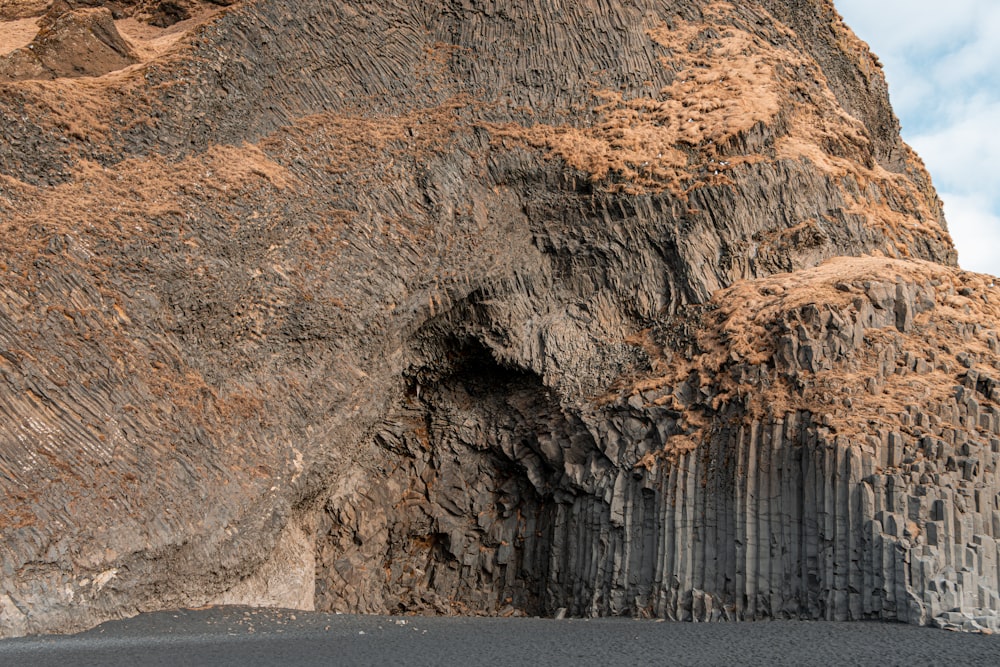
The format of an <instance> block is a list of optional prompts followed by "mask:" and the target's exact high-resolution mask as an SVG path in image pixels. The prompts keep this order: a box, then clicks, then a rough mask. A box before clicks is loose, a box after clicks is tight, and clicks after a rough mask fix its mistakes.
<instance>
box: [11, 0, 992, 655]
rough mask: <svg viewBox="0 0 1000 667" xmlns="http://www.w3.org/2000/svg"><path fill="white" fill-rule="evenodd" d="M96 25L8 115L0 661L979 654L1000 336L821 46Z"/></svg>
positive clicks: (517, 5) (683, 4) (935, 219)
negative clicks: (390, 627)
mask: <svg viewBox="0 0 1000 667" xmlns="http://www.w3.org/2000/svg"><path fill="white" fill-rule="evenodd" d="M78 4H79V3H78ZM88 4H101V3H88ZM103 4H106V5H108V6H109V7H110V5H112V4H115V6H114V7H110V9H111V10H112V12H117V13H118V15H119V16H122V17H124V18H119V19H117V20H116V21H115V22H114V24H113V25H114V27H115V28H116V29H118V30H120V32H121V35H122V38H123V40H127V41H128V46H129V49H130V50H131V51H130V52H131V53H133V54H134V55H135V58H136V59H137V60H139V61H141V62H140V63H139V64H138V65H133V66H130V67H127V68H124V69H118V70H115V71H112V72H108V73H107V74H105V75H103V76H100V77H88V78H76V79H70V78H62V77H61V75H59V78H55V79H52V80H45V81H43V80H40V79H43V78H44V79H48V78H49V77H48V75H43V74H39V75H38V77H37V78H38V79H39V80H25V81H18V82H12V83H7V84H2V85H0V107H2V113H3V116H4V118H5V125H4V141H3V142H0V240H2V243H0V248H2V253H3V255H2V262H3V274H2V275H3V280H2V282H0V290H2V292H3V299H0V415H2V419H0V486H2V488H3V495H2V496H0V532H2V535H3V539H2V542H0V568H2V569H0V573H2V574H0V577H2V580H0V632H2V634H4V635H16V634H24V633H32V632H49V631H71V630H76V629H81V628H84V627H87V626H90V625H93V624H95V623H98V622H100V621H102V620H105V619H108V618H114V617H120V616H123V615H129V614H134V613H137V612H141V611H145V610H152V609H161V608H166V607H171V606H178V605H192V606H194V605H201V604H206V603H251V604H269V605H284V606H294V607H300V608H318V609H326V610H337V611H351V612H413V611H427V612H432V613H483V614H515V613H526V614H557V613H569V614H572V615H598V614H624V615H636V616H658V617H666V618H673V619H699V620H713V619H730V620H743V619H760V618H778V617H806V618H827V619H861V618H877V619H884V620H898V621H904V622H910V623H929V622H931V620H932V619H936V618H940V619H941V620H940V621H939V623H945V622H949V623H959V622H961V624H963V625H967V624H968V623H969V622H970V621H971V623H972V625H976V624H977V623H978V625H980V626H982V625H984V624H985V625H989V624H990V623H995V621H994V620H992V619H993V618H994V616H993V615H991V611H992V612H995V611H996V610H998V609H1000V601H998V563H1000V560H998V551H997V542H995V539H1000V500H998V495H997V494H998V491H1000V488H998V483H997V478H996V474H997V473H996V469H997V459H998V457H1000V405H998V400H1000V343H998V334H997V333H996V323H997V318H998V308H1000V295H998V293H997V287H996V286H995V284H994V282H993V280H992V279H991V278H989V277H986V276H978V275H972V274H966V273H963V272H962V271H960V270H959V269H957V268H956V267H955V261H956V255H955V252H954V249H953V248H952V246H951V242H950V240H949V237H948V235H947V231H946V229H945V225H944V220H943V217H942V214H941V210H940V205H939V202H938V200H937V198H936V196H935V194H934V191H933V189H932V187H931V185H930V180H929V178H928V176H927V174H926V173H925V171H924V170H923V167H922V166H921V164H920V162H919V160H918V159H917V158H916V157H915V156H914V155H913V153H912V152H911V151H910V150H909V149H908V148H907V147H906V146H905V145H904V144H903V143H902V142H901V141H900V139H899V136H898V127H897V123H896V120H895V117H894V116H893V115H892V112H891V109H890V108H889V105H888V101H887V98H886V92H885V82H884V80H883V78H882V75H881V72H880V69H879V66H878V63H877V61H876V60H875V59H874V57H873V56H872V55H871V54H870V53H869V52H868V50H867V48H866V47H865V46H864V45H863V44H862V43H861V42H859V41H858V40H857V39H856V38H855V37H854V36H853V35H852V34H851V33H850V31H849V30H848V29H847V28H846V27H845V26H843V25H842V23H841V22H840V20H839V18H838V17H837V15H836V13H835V11H834V9H833V6H832V4H830V3H829V2H827V1H826V0H796V1H792V0H766V1H765V0H760V1H758V2H752V3H732V4H730V3H726V2H707V1H702V0H684V1H677V2H670V3H667V2H663V1H662V0H661V1H653V0H638V1H632V2H619V1H617V0H588V1H584V2H574V3H562V2H546V3H537V2H530V1H529V0H502V1H501V0H497V1H489V2H462V1H458V0H456V1H454V2H437V1H436V2H430V1H427V2H423V1H415V2H407V3H395V2H378V3H362V2H354V1H353V0H350V1H347V0H335V1H330V0H325V1H323V2H320V1H318V0H316V1H303V2H295V3H290V2H278V1H268V0H258V1H257V2H245V3H236V4H235V5H233V6H232V7H229V8H226V9H220V8H218V7H214V6H213V7H209V6H207V5H204V4H203V3H173V4H176V5H177V6H178V7H181V6H182V5H183V8H184V11H186V12H188V14H189V15H190V16H191V17H192V19H190V20H188V21H186V22H182V23H177V24H176V25H173V26H170V27H168V28H165V29H161V28H157V27H150V26H147V27H146V28H142V29H138V28H136V26H135V24H134V19H131V18H129V17H130V16H139V15H140V14H139V13H138V12H140V10H141V11H145V12H147V13H148V14H149V15H150V16H152V13H151V12H150V11H149V8H148V7H146V5H147V4H149V3H139V4H136V3H103ZM160 4H164V3H160ZM215 4H227V3H215ZM133 5H134V7H133ZM150 6H151V5H150ZM5 11H6V10H5ZM68 11H70V12H76V13H78V12H82V11H91V12H93V11H101V12H105V18H104V19H102V20H105V21H110V19H108V18H107V17H106V13H107V11H108V10H107V9H100V8H98V9H96V10H95V9H74V8H73V7H70V9H69V10H68ZM129 12H133V13H132V14H130V13H129ZM5 15H7V14H5ZM9 15H10V16H17V17H18V20H20V21H23V20H26V19H24V18H23V17H22V15H21V14H20V13H15V12H13V10H11V13H9ZM29 16H30V13H29ZM114 16H115V14H112V16H111V18H112V19H113V18H114ZM129 21H133V22H132V23H130V22H129ZM153 22H154V23H155V21H153ZM123 67H124V65H123ZM6 119H9V122H8V121H7V120H6ZM956 610H957V611H956ZM965 614H968V616H967V615H965ZM973 618H978V619H979V620H980V621H981V622H977V621H974V620H972V619H973ZM972 625H968V627H972Z"/></svg>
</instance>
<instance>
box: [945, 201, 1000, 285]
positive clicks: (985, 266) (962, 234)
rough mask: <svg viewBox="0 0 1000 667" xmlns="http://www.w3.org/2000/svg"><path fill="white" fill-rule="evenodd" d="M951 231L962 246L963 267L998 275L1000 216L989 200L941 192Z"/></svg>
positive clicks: (959, 248) (960, 261) (961, 258)
mask: <svg viewBox="0 0 1000 667" xmlns="http://www.w3.org/2000/svg"><path fill="white" fill-rule="evenodd" d="M940 195H941V199H942V200H944V213H945V215H946V216H947V218H948V230H949V231H950V232H951V237H952V239H954V241H955V246H956V247H957V248H958V263H959V264H960V265H961V266H962V268H963V269H967V270H969V271H978V272H980V273H989V274H992V275H994V276H995V275H997V273H998V271H997V266H998V263H997V249H998V248H1000V215H996V214H995V213H991V212H990V210H989V206H988V205H987V202H984V201H983V200H981V199H979V198H977V197H975V196H966V195H959V194H954V193H950V192H941V193H940Z"/></svg>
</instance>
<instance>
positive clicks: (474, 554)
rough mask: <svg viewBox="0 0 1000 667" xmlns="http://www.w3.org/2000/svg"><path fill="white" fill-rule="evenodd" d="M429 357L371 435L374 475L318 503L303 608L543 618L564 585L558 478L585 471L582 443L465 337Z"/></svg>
mask: <svg viewBox="0 0 1000 667" xmlns="http://www.w3.org/2000/svg"><path fill="white" fill-rule="evenodd" d="M435 358H436V359H440V360H441V361H440V363H439V364H438V365H437V366H436V367H435V368H424V369H420V370H419V371H418V372H415V373H413V374H412V375H411V377H410V378H409V385H408V389H407V391H406V393H405V395H404V396H403V397H402V399H401V400H400V401H399V403H398V404H397V405H396V406H395V408H394V409H393V410H392V411H391V413H390V414H389V415H388V416H387V418H386V419H385V420H384V422H383V423H382V424H381V425H380V427H379V428H378V430H377V432H376V434H375V435H374V444H375V445H376V446H375V447H373V453H374V455H375V456H376V457H382V460H381V461H380V462H379V467H380V468H381V469H382V470H383V471H384V475H381V476H370V477H369V478H368V479H366V480H365V482H364V484H363V487H362V488H357V489H354V490H352V491H351V492H350V493H342V494H338V495H336V496H333V497H331V499H330V500H329V501H328V502H327V504H326V507H325V511H324V512H323V516H322V519H321V522H320V526H319V538H318V542H317V580H316V583H317V587H316V604H317V608H318V609H326V610H332V611H350V612H373V613H378V612H382V613H413V612H422V613H438V614H488V615H513V614H525V615H549V614H552V613H554V612H555V611H556V610H557V609H558V608H559V607H560V606H564V604H565V602H564V600H565V599H566V594H565V593H564V592H563V591H564V589H565V588H566V586H565V585H564V584H568V583H569V581H565V582H563V580H566V579H568V578H569V577H570V576H571V572H569V571H568V570H569V569H570V568H567V567H566V566H565V565H564V564H563V561H564V560H565V559H566V558H567V557H568V556H567V554H563V553H562V551H563V550H564V545H562V542H561V541H560V540H559V539H558V536H559V535H560V534H562V533H564V532H566V531H567V530H569V528H568V527H567V526H566V522H567V521H566V517H567V515H568V508H569V507H570V504H571V503H572V501H573V499H574V497H575V495H576V490H574V488H573V484H572V483H570V482H569V481H568V479H567V477H566V474H565V471H566V469H567V464H569V465H570V466H572V465H577V466H585V465H587V464H588V462H590V459H592V458H593V456H594V454H595V452H596V447H595V446H594V442H593V439H592V438H591V436H590V434H589V433H588V432H587V430H586V428H585V426H584V425H583V423H582V422H581V421H579V419H577V418H575V417H573V416H570V415H568V414H567V413H566V411H565V410H564V409H563V407H562V406H560V405H559V402H558V400H557V398H556V397H555V396H554V394H553V393H552V392H551V391H550V390H548V389H547V388H546V387H545V386H544V385H543V384H542V382H541V380H540V378H539V377H538V376H537V375H536V374H534V373H532V372H530V371H526V370H524V369H520V368H511V367H507V366H504V365H502V364H500V363H498V362H497V361H496V359H495V358H494V357H493V355H492V354H491V352H490V351H489V350H488V349H486V348H485V347H484V346H483V345H482V344H480V343H479V342H478V341H475V340H473V339H464V340H453V341H449V342H448V343H447V344H446V345H445V346H444V349H443V350H442V353H441V354H439V355H435ZM564 570H565V571H564ZM561 582H563V583H561ZM567 592H568V591H567Z"/></svg>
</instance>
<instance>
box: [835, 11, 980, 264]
mask: <svg viewBox="0 0 1000 667" xmlns="http://www.w3.org/2000/svg"><path fill="white" fill-rule="evenodd" d="M834 4H835V5H836V6H837V9H838V10H839V11H840V14H841V15H842V16H843V17H844V21H845V22H846V23H847V25H849V26H850V27H851V28H852V29H853V30H854V32H855V33H856V34H857V35H858V36H859V37H860V38H861V39H863V40H865V41H866V42H868V45H869V46H870V47H871V49H872V51H874V52H875V54H876V55H877V56H878V57H879V59H880V60H881V61H882V65H883V67H884V69H885V74H886V78H887V79H888V81H889V98H890V101H891V102H892V106H893V109H894V110H895V111H896V115H897V116H899V119H900V122H901V124H902V127H903V139H904V140H905V141H906V142H907V143H908V144H910V146H912V147H913V148H914V149H915V150H916V151H917V153H918V154H919V155H920V157H922V158H923V160H924V163H925V164H926V165H927V169H928V170H929V171H930V172H931V178H932V179H933V180H934V186H935V187H936V188H937V191H938V195H940V197H941V199H942V200H943V201H944V212H945V217H946V218H947V220H948V230H949V231H950V232H951V236H952V238H953V239H954V241H955V246H956V247H957V248H958V263H959V265H960V266H961V267H962V268H964V269H967V270H970V271H979V272H983V273H990V274H992V275H995V276H996V275H1000V127H998V126H1000V0H948V2H941V1H940V0H834Z"/></svg>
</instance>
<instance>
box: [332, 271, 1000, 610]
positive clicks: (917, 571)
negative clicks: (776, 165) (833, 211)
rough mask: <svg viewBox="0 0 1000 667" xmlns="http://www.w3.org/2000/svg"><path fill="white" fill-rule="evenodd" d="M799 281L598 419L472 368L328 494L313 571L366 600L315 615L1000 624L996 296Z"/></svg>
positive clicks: (911, 276) (952, 277)
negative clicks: (381, 466)
mask: <svg viewBox="0 0 1000 667" xmlns="http://www.w3.org/2000/svg"><path fill="white" fill-rule="evenodd" d="M803 273H804V275H803V276H800V277H798V278H796V279H795V280H794V281H788V280H786V279H785V277H782V278H778V279H771V280H768V281H761V283H760V284H754V283H751V284H747V285H741V286H740V287H739V288H734V289H733V290H730V291H728V292H723V293H722V294H721V295H719V296H717V297H716V299H715V300H714V301H713V303H711V304H709V314H708V315H707V316H706V326H705V327H704V328H703V329H701V330H700V331H699V334H698V335H699V338H700V339H701V340H700V343H696V344H695V347H694V348H693V349H694V352H693V353H677V354H676V355H675V356H672V358H668V359H666V360H664V363H665V364H666V365H669V364H671V362H675V363H676V367H675V368H671V369H670V371H669V372H667V373H665V374H664V375H663V376H659V375H654V376H652V377H647V378H644V379H642V380H640V381H638V382H636V383H634V384H633V385H632V386H631V387H630V388H627V389H622V390H620V391H619V392H618V394H617V397H616V398H614V399H611V400H609V401H607V402H604V403H603V404H602V405H598V406H595V405H593V404H590V405H589V406H588V407H587V408H585V409H583V410H582V411H580V410H579V409H571V408H567V406H562V407H560V406H557V405H553V404H552V402H551V399H548V400H546V397H545V395H544V393H542V394H541V395H539V392H540V391H541V385H540V384H538V383H537V380H536V381H535V384H534V389H531V388H530V385H531V384H532V383H531V382H530V381H529V380H528V378H526V377H524V376H523V375H522V374H517V373H513V374H512V372H511V371H510V370H504V369H501V368H499V367H497V366H496V365H495V362H492V361H491V360H489V359H485V360H484V359H483V358H482V356H481V355H482V351H480V352H479V353H478V354H479V355H480V356H479V357H478V358H477V357H476V356H475V355H470V354H468V353H467V356H465V357H460V358H464V360H465V361H464V362H463V363H465V364H467V365H465V366H462V367H461V368H460V370H459V372H458V374H457V375H454V376H451V377H450V378H447V379H445V381H441V382H438V383H436V388H435V389H433V390H432V391H431V393H424V394H423V396H422V397H421V398H419V399H418V398H416V397H415V396H414V395H412V394H411V396H410V397H409V399H408V401H407V404H406V405H407V406H408V407H407V411H406V416H402V415H401V416H400V417H398V418H394V419H392V420H391V421H389V422H388V423H387V424H386V426H385V428H386V429H387V430H385V431H383V432H380V434H379V435H378V442H379V444H380V445H382V446H383V447H385V448H386V449H387V451H388V452H389V453H388V460H389V461H391V463H389V464H387V465H389V466H391V467H392V468H393V469H394V473H393V476H392V477H395V476H397V475H398V476H399V478H400V480H401V481H399V482H396V483H395V484H394V483H392V482H389V483H388V486H387V487H383V489H381V490H380V491H379V492H378V493H377V494H374V495H373V494H372V492H371V491H370V490H366V491H365V493H364V494H363V496H362V497H360V498H359V497H358V496H357V495H353V496H352V495H348V496H337V497H336V500H335V502H333V503H331V504H330V505H329V506H330V507H331V508H333V507H336V510H334V511H332V512H330V513H328V516H329V521H328V523H327V525H328V526H329V528H327V529H326V530H327V531H329V534H330V535H331V536H335V537H336V540H337V542H336V543H337V545H338V547H337V548H336V549H334V553H336V554H338V555H340V557H341V558H342V559H343V560H342V561H340V562H339V563H338V562H335V561H333V560H332V559H331V561H329V563H330V564H329V565H328V567H329V570H326V569H324V568H322V567H321V568H319V569H318V571H317V575H318V581H319V582H320V583H321V584H323V583H324V582H327V581H329V582H337V583H338V584H339V585H337V586H336V587H335V588H336V589H337V590H340V591H346V592H347V593H348V594H349V595H358V597H355V598H351V599H345V598H343V597H340V596H338V595H333V596H331V597H329V598H325V599H324V600H323V602H322V604H323V605H326V606H328V607H329V608H331V609H338V610H364V611H383V612H384V611H403V610H412V609H425V608H429V609H432V610H435V611H438V612H445V613H455V612H468V611H472V612H481V613H496V612H497V611H498V610H500V611H501V612H503V611H504V610H506V613H514V612H523V613H529V614H538V613H542V614H553V613H558V612H560V611H562V612H563V613H567V612H568V613H569V614H572V615H583V616H588V615H606V614H628V615H639V616H647V617H666V618H671V619H678V620H699V621H713V620H719V619H726V620H746V619H761V618H814V619H828V620H860V619H873V618H874V619H882V620H895V621H902V622H910V623H919V624H926V623H929V622H931V620H933V619H935V618H941V619H944V618H945V617H946V612H951V611H953V610H957V609H961V610H962V611H963V612H967V613H968V614H970V617H969V618H972V617H973V616H975V617H977V618H978V619H979V623H980V625H982V626H983V627H987V626H990V627H992V626H995V625H996V622H997V619H996V615H995V612H996V610H997V601H998V598H997V591H998V567H997V563H998V560H997V558H998V550H997V549H998V547H997V542H996V537H998V535H997V530H998V528H1000V505H998V495H997V478H996V471H997V463H998V461H1000V439H998V436H1000V406H998V405H997V403H996V398H997V397H998V392H997V390H996V386H995V385H996V382H995V380H994V379H993V378H994V376H995V375H996V373H997V369H998V366H997V356H996V355H997V351H998V350H1000V343H998V342H997V332H996V329H995V328H991V327H987V326H984V325H982V324H980V323H979V322H995V320H994V318H995V313H996V310H995V309H996V308H997V306H998V305H1000V302H998V301H997V299H998V295H997V290H998V288H997V287H996V286H995V285H994V284H992V281H983V280H981V279H976V278H975V277H969V278H964V277H962V276H961V275H960V274H957V273H955V272H952V271H947V270H942V269H941V268H940V267H932V266H930V265H917V266H915V267H914V266H911V265H908V264H905V263H901V262H886V261H884V260H873V259H870V260H852V261H848V260H838V261H835V262H833V263H831V264H828V265H824V266H823V267H822V268H821V269H819V270H815V271H806V272H803ZM893 274H894V278H893V279H892V280H889V281H887V280H885V276H887V275H893ZM789 282H792V284H791V285H789ZM824 293H828V294H827V299H825V300H820V299H819V298H820V297H823V296H824ZM829 293H832V294H829ZM834 295H837V296H834ZM962 295H966V296H962ZM838 297H839V298H838ZM820 304H823V305H820ZM713 308H717V309H718V310H713ZM752 309H753V310H752ZM738 318H746V321H743V322H739V323H738V325H736V324H734V323H733V320H734V319H738ZM713 323H714V326H713ZM756 326H760V327H761V328H762V331H761V334H762V335H759V336H754V337H751V338H750V339H749V340H748V344H749V347H745V348H742V349H741V346H740V345H739V344H733V345H727V344H726V341H727V338H728V337H729V336H730V335H732V336H737V335H741V334H746V333H747V330H748V329H750V330H751V331H752V330H753V328H754V327H756ZM715 327H718V328H715ZM717 364H718V365H717ZM473 369H474V370H473ZM514 378H516V380H515V379H514ZM796 404H798V406H809V409H804V408H803V407H796ZM571 415H572V416H571ZM512 416H516V418H515V419H512ZM404 480H408V481H404ZM414 481H415V483H414ZM392 498H398V499H399V503H398V504H396V505H393V504H392V503H391V502H388V501H389V499H392ZM386 536H392V537H391V538H390V539H386ZM345 554H346V558H345ZM379 558H384V560H382V561H380V560H379ZM373 561H374V562H373ZM347 563H350V565H351V569H350V570H349V572H350V576H345V575H344V572H343V571H342V569H343V568H346V567H347ZM379 565H384V567H385V568H386V569H387V570H391V572H392V575H391V576H386V577H383V572H382V569H381V568H380V567H379ZM400 573H402V576H399V575H400ZM350 581H355V582H358V581H361V582H365V584H366V585H365V586H364V587H358V586H356V585H354V586H352V585H350V584H349V583H348V582H350ZM472 582H475V583H474V584H473V583H472ZM361 591H364V592H361ZM962 620H963V622H965V621H966V619H964V618H963V619H962ZM941 622H943V620H942V621H941ZM969 627H973V628H974V627H976V626H975V625H974V624H973V625H970V626H969Z"/></svg>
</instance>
